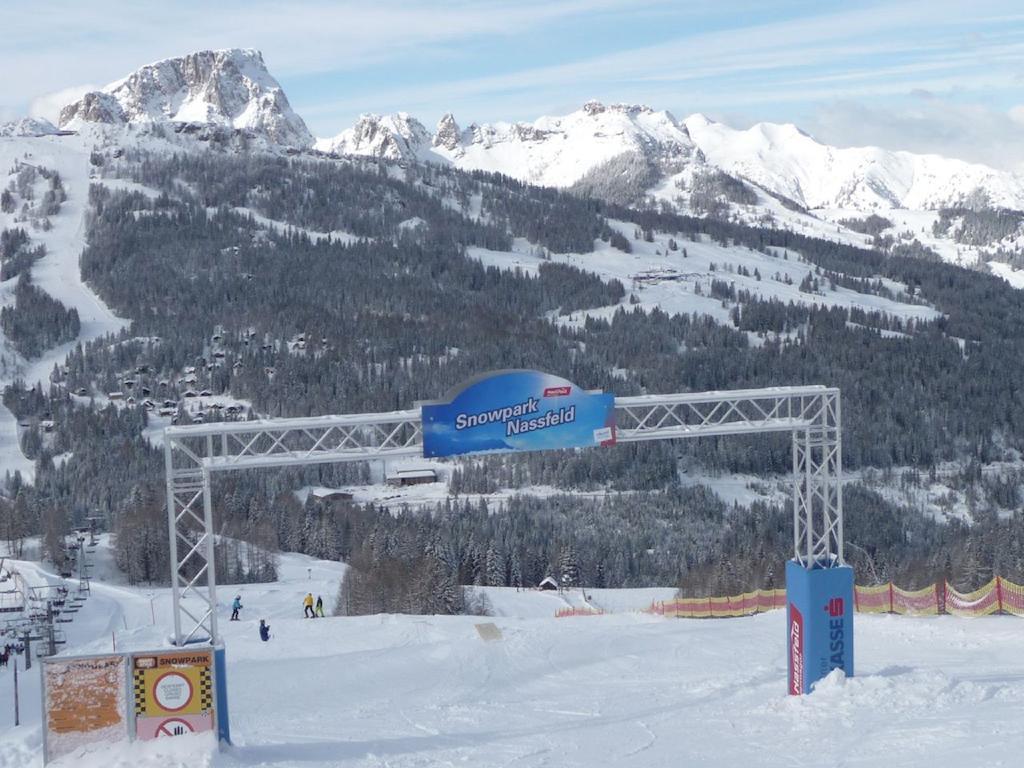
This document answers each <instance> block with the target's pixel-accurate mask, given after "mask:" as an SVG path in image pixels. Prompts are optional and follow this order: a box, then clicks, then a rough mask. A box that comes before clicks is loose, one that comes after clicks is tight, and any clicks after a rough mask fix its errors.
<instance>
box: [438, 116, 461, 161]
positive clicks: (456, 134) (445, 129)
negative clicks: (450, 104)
mask: <svg viewBox="0 0 1024 768" xmlns="http://www.w3.org/2000/svg"><path fill="white" fill-rule="evenodd" d="M461 140H462V136H461V132H460V131H459V124H458V123H457V122H455V115H453V114H452V113H451V112H446V113H445V114H444V116H443V117H442V118H441V119H440V120H438V122H437V130H436V131H434V140H433V145H434V146H435V147H443V148H444V149H447V150H448V151H450V152H454V151H455V150H456V149H457V148H458V146H459V143H460V142H461Z"/></svg>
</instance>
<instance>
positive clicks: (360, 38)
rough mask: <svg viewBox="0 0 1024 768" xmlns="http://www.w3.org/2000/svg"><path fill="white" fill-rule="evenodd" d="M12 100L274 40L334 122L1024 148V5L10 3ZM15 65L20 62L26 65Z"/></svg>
mask: <svg viewBox="0 0 1024 768" xmlns="http://www.w3.org/2000/svg"><path fill="white" fill-rule="evenodd" d="M0 28H2V29H4V30H5V33H4V34H3V36H2V39H0V62H3V63H4V68H5V70H6V71H7V73H8V76H7V77H5V78H4V79H3V84H2V85H0V110H2V111H3V112H5V113H7V114H8V115H10V114H22V113H25V112H27V111H29V110H30V109H31V110H33V111H35V112H40V113H44V114H45V113H52V112H53V110H54V105H55V104H59V103H61V102H62V100H67V96H66V95H65V96H63V97H61V96H53V94H54V93H55V92H61V91H64V90H65V89H71V90H70V91H69V92H70V93H74V90H75V89H80V88H81V87H82V86H84V85H87V84H92V85H95V84H100V85H102V84H104V83H106V82H109V81H110V80H113V79H116V78H118V77H120V76H123V75H124V74H127V73H128V72H130V71H131V70H133V69H134V68H136V67H137V66H139V65H141V64H143V63H146V62H149V61H153V60H156V59H160V58H164V57H167V56H173V55H177V54H181V53H186V52H189V51H192V50H196V49H200V48H211V47H213V48H224V47H235V46H238V47H253V48H259V49H260V50H262V51H263V53H264V57H265V59H266V62H267V64H268V66H269V68H270V69H271V71H272V73H273V74H274V75H275V76H276V77H277V78H278V80H279V81H280V82H281V84H282V85H283V86H284V88H285V91H286V92H287V94H288V96H289V98H290V100H291V102H292V105H293V107H294V108H295V109H296V111H297V112H299V114H301V115H302V116H303V117H304V118H305V119H306V121H307V123H308V124H309V126H310V128H311V129H312V130H313V132H314V133H316V134H317V135H321V136H324V135H333V134H335V133H337V132H338V131H340V130H341V129H343V128H345V127H347V126H348V125H350V124H351V123H352V121H353V120H354V119H355V118H356V117H357V116H358V115H359V114H360V113H362V112H390V111H397V110H405V111H408V112H411V113H412V114H414V115H416V116H417V117H420V119H422V120H423V121H424V122H425V123H427V124H428V126H429V125H431V124H432V123H433V122H434V121H436V120H437V118H438V117H440V116H441V114H443V113H444V112H445V111H452V112H453V113H454V114H455V116H456V118H457V119H458V120H459V122H460V123H461V124H467V123H469V122H472V121H477V122H483V121H493V120H502V119H504V120H532V119H534V118H535V117H537V116H539V115H542V114H558V113H564V112H567V111H571V110H572V109H575V108H577V107H578V106H579V105H580V104H581V103H583V102H584V101H586V100H587V99H591V98H596V99H600V100H604V101H627V102H640V103H646V104H650V105H651V106H654V107H657V108H665V109H669V110H671V111H672V112H673V113H674V114H676V116H677V117H684V116H686V115H688V114H690V113H692V112H697V111H701V112H705V113H707V114H709V115H710V116H712V117H715V118H719V119H724V120H726V121H727V122H730V123H731V124H734V125H737V126H739V127H742V126H745V125H749V124H750V123H753V122H756V121H758V120H772V121H778V122H795V123H797V124H798V125H800V126H801V127H803V128H804V129H806V130H809V131H810V132H811V133H813V134H815V135H816V136H818V137H819V138H820V139H822V140H825V141H829V142H832V143H836V144H840V145H852V144H879V145H882V146H887V147H890V148H906V149H912V150H916V151H938V152H944V153H946V154H952V155H957V156H962V157H965V158H967V159H973V160H979V161H983V162H989V163H990V164H993V165H998V166H1002V167H1019V164H1021V163H1024V2H1022V0H971V2H965V1H964V0H958V1H957V2H950V1H948V0H927V1H924V0H889V1H888V2H871V1H869V2H838V1H837V0H817V2H811V1H805V0H762V1H761V2H749V1H748V0H717V2H711V1H708V0H690V1H689V2H667V1H664V0H544V1H540V0H518V2H510V1H509V0H475V1H474V2H469V1H467V0H451V1H450V2H429V1H428V0H420V1H419V2H413V1H411V0H381V1H380V2H371V1H370V0H367V2H363V3H352V2H328V1H327V0H317V1H316V2H302V1H299V0H296V1H295V2H266V1H261V0H250V1H249V2H241V1H240V0H220V1H219V2H217V3H216V4H214V3H208V2H203V3H200V2H196V1H195V0H176V2H127V1H126V0H89V1H88V2H85V3H82V2H78V3H72V2H66V1H65V0H51V1H49V2H40V0H34V2H25V1H24V0H5V2H4V3H3V4H2V6H0ZM11 72H14V73H17V76H15V77H11V76H9V73H11Z"/></svg>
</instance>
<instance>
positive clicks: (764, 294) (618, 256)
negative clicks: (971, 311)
mask: <svg viewBox="0 0 1024 768" xmlns="http://www.w3.org/2000/svg"><path fill="white" fill-rule="evenodd" d="M609 223H610V224H611V225H612V226H613V227H615V228H616V229H618V230H619V231H620V232H621V233H622V234H623V235H625V236H626V237H627V238H628V239H629V240H630V246H631V247H632V249H633V252H632V253H624V252H622V251H620V250H618V249H616V248H613V247H611V246H610V245H608V244H607V243H603V242H601V241H597V242H595V249H594V250H593V251H592V252H590V253H583V254H579V253H553V254H550V256H551V260H552V261H554V262H559V263H563V264H570V265H572V266H574V267H578V268H579V269H582V270H585V271H588V272H593V273H595V274H597V275H598V276H600V277H601V278H603V279H605V280H612V279H615V280H619V281H620V282H621V283H622V284H623V285H624V286H625V287H626V289H627V291H628V294H627V298H626V299H625V300H624V301H623V303H621V304H618V305H615V306H611V307H603V308H597V309H589V310H582V311H578V312H573V313H572V314H570V315H566V316H562V317H559V318H558V321H559V322H562V323H565V324H566V325H570V326H575V325H580V324H582V323H583V322H584V321H585V320H586V318H587V317H604V318H609V317H611V316H612V315H613V314H614V313H615V312H616V311H617V310H618V309H619V308H620V307H624V308H626V309H627V310H628V309H634V308H641V309H644V310H651V309H653V308H655V307H658V308H660V309H662V310H664V311H665V312H668V313H670V314H676V313H682V314H690V313H697V314H704V315H710V316H711V317H713V318H715V319H716V320H717V321H718V322H720V323H731V318H730V316H729V312H730V305H729V303H728V302H723V301H722V300H721V299H717V298H714V297H712V296H711V282H712V280H721V281H725V282H726V283H731V284H732V285H733V286H734V287H735V289H736V290H737V291H740V290H747V291H750V293H751V294H753V295H755V296H759V297H761V298H763V299H765V300H768V299H773V298H774V299H778V300H779V301H782V302H786V303H788V302H790V301H792V302H794V303H796V304H804V305H808V306H810V305H815V304H817V305H820V306H825V307H832V306H835V307H843V308H847V309H850V308H855V307H856V308H860V309H863V310H865V311H868V312H873V311H877V312H883V313H885V314H887V315H890V316H892V317H897V318H900V319H903V320H911V319H912V320H933V319H935V318H937V317H939V315H940V313H939V312H938V311H936V310H935V309H934V308H932V307H929V306H925V305H918V304H906V303H902V302H898V301H893V300H892V299H888V298H885V297H883V296H876V295H874V294H868V293H858V292H857V291H853V290H851V289H849V288H843V287H837V288H836V289H835V290H830V289H829V288H828V287H827V285H823V286H822V290H821V291H820V292H819V293H807V292H804V291H801V290H800V288H799V286H800V282H801V281H802V280H803V279H804V278H805V277H806V276H807V275H812V276H813V274H814V266H813V265H811V264H808V263H807V262H806V261H804V260H803V259H802V258H801V257H800V256H799V255H798V254H797V253H795V252H789V253H788V254H787V258H782V257H781V256H779V257H776V256H768V255H766V254H764V253H760V252H758V251H753V250H750V249H749V248H745V247H742V246H738V247H737V246H731V247H728V248H723V247H721V246H719V245H718V244H716V243H714V242H711V241H709V240H707V239H702V240H701V241H700V242H693V241H690V240H686V239H685V238H683V237H682V236H681V235H679V234H678V233H677V234H674V235H672V234H666V233H660V232H659V233H655V234H654V240H653V242H647V241H645V240H643V239H639V240H638V239H635V238H634V237H633V234H634V229H635V227H634V225H633V224H630V223H628V222H621V221H611V222H609ZM673 237H674V239H675V240H676V242H677V244H678V248H679V250H676V251H672V250H670V249H669V244H668V241H669V239H671V238H673ZM466 250H467V253H468V255H469V256H470V257H471V258H475V259H478V260H479V261H480V262H481V263H483V264H484V265H486V266H494V267H498V268H500V269H506V270H510V271H514V270H517V269H518V270H521V271H523V272H524V273H527V274H536V273H537V270H538V268H539V266H540V264H542V263H543V259H542V257H541V255H540V253H539V249H538V248H536V247H535V246H533V245H531V244H530V243H529V242H527V241H526V240H523V239H522V238H517V239H516V240H515V242H514V244H513V248H512V250H511V251H493V250H488V249H486V248H480V247H471V248H467V249H466ZM743 272H745V273H748V274H743ZM755 273H760V275H761V279H758V278H757V277H756V276H755ZM776 276H778V279H777V278H776ZM889 287H890V288H894V289H901V288H903V286H898V285H897V284H895V283H893V284H892V285H890V286H889ZM630 296H631V297H632V298H633V300H634V301H636V302H638V303H636V304H630V303H629V300H630Z"/></svg>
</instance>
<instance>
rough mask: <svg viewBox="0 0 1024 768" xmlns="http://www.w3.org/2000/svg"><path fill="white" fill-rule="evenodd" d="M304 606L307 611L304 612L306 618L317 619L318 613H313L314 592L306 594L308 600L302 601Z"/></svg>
mask: <svg viewBox="0 0 1024 768" xmlns="http://www.w3.org/2000/svg"><path fill="white" fill-rule="evenodd" d="M302 604H303V605H304V606H305V610H304V611H303V614H304V616H305V618H307V619H315V618H316V613H315V612H314V611H313V593H312V592H307V593H306V599H305V600H303V601H302Z"/></svg>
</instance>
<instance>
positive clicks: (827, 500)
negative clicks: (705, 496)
mask: <svg viewBox="0 0 1024 768" xmlns="http://www.w3.org/2000/svg"><path fill="white" fill-rule="evenodd" d="M615 416H616V439H617V442H620V443H628V442H638V441H643V440H674V439H679V438H689V437H706V436H716V435H737V434H757V433H763V432H790V433H792V436H793V544H794V552H795V557H796V558H797V560H799V561H800V562H801V563H802V564H803V565H804V567H806V568H813V567H830V566H833V565H838V564H841V563H842V562H843V500H842V488H841V483H842V447H841V434H840V399H839V390H838V389H833V388H827V387H820V386H808V387H778V388H772V389H751V390H736V391H727V392H700V393H683V394H671V395H646V396H640V397H619V398H616V399H615ZM422 450H423V430H422V424H421V416H420V410H419V409H418V408H417V409H414V410H408V411H392V412H390V413H368V414H357V415H344V416H322V417H314V418H296V419H272V420H262V421H246V422H225V423H215V424H197V425H189V426H176V427H168V428H167V429H166V430H164V459H165V465H166V473H167V510H168V519H169V526H170V542H171V544H170V550H171V552H170V554H171V568H172V574H171V578H172V597H173V601H174V642H175V644H176V645H183V644H185V643H188V642H192V641H197V640H210V641H212V642H217V640H218V633H217V577H216V569H215V565H214V529H213V503H212V498H211V490H210V480H211V476H212V474H213V473H215V472H224V471H231V470H240V469H255V468H261V467H283V466H306V465H311V464H323V463H340V462H351V461H369V460H373V459H386V458H395V457H401V456H419V455H422Z"/></svg>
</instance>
